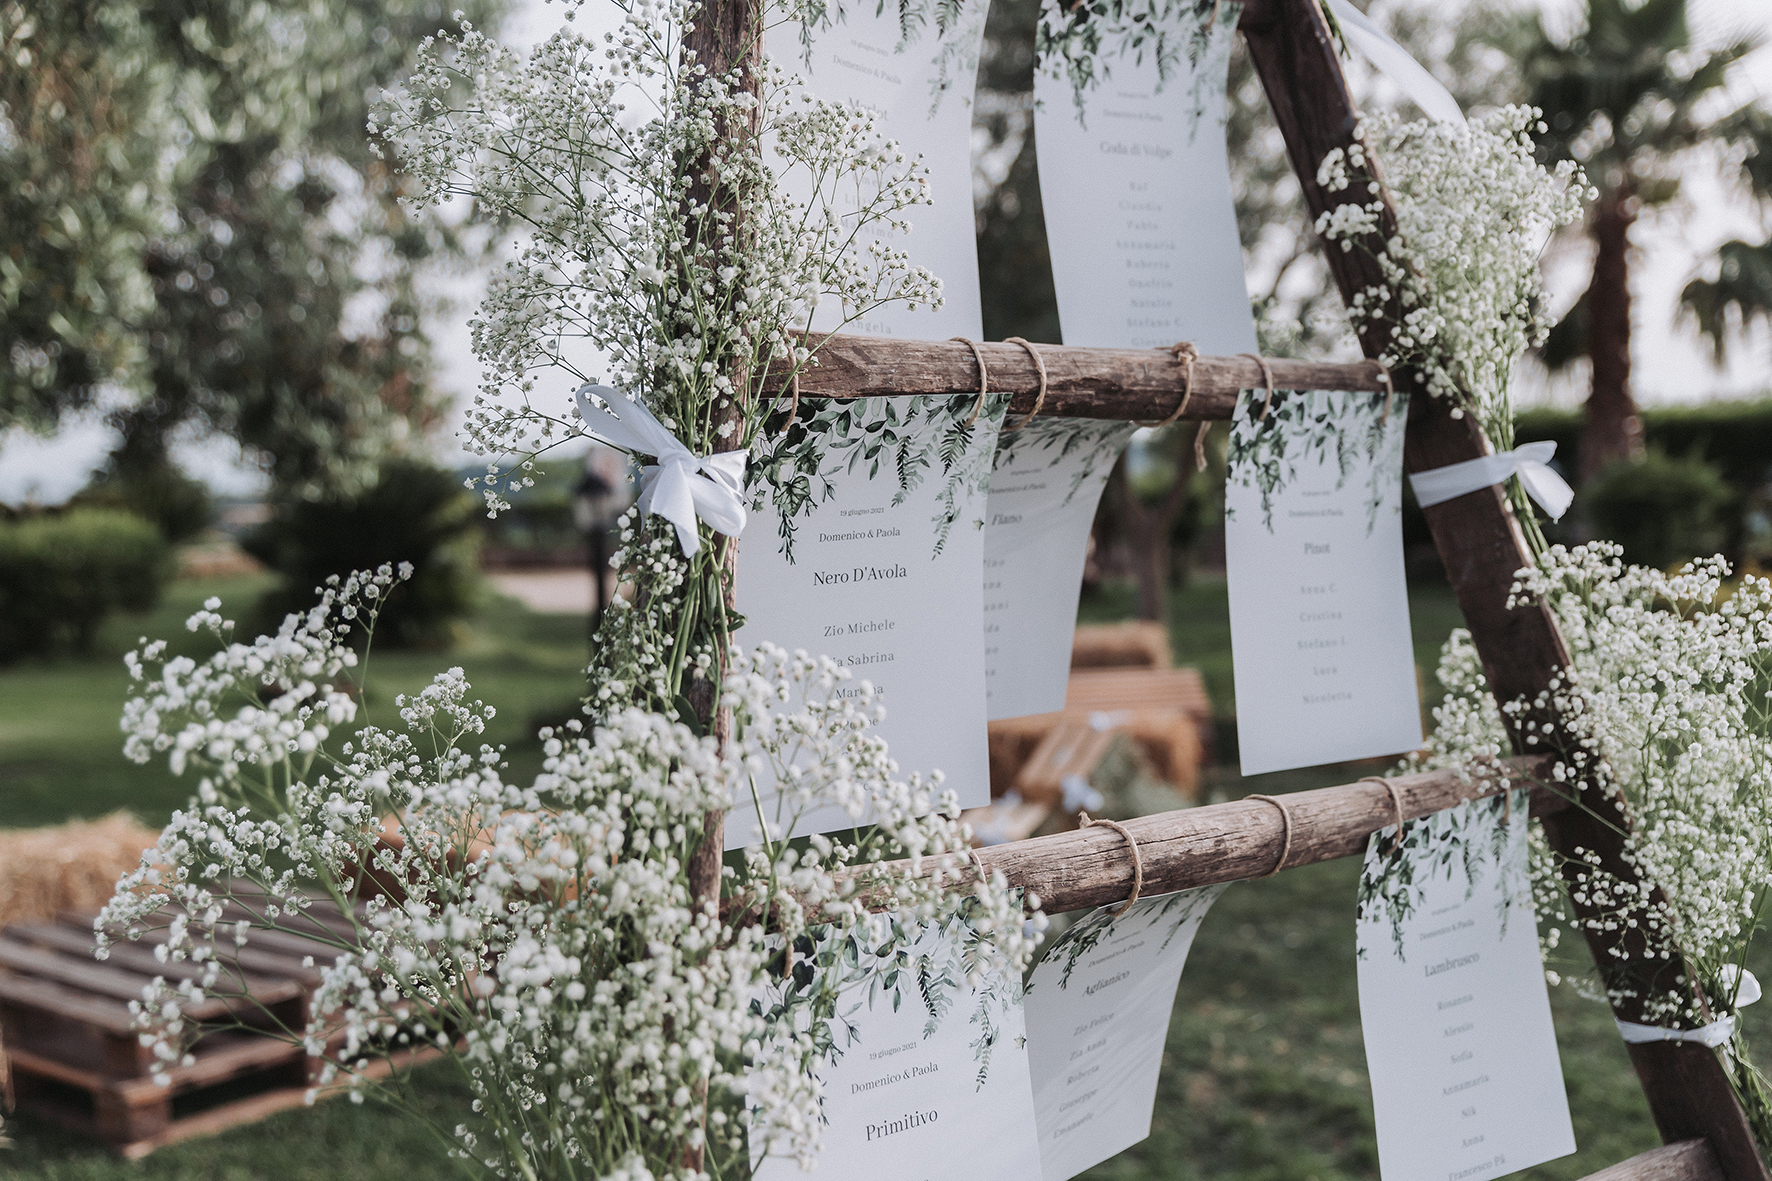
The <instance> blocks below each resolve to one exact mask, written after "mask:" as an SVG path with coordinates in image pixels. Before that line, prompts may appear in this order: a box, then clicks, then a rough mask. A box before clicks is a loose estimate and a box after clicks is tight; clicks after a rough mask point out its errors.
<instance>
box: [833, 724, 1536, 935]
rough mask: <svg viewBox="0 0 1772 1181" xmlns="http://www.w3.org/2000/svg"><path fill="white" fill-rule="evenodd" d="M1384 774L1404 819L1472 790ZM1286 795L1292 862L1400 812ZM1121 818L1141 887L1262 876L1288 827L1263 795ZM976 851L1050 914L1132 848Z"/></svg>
mask: <svg viewBox="0 0 1772 1181" xmlns="http://www.w3.org/2000/svg"><path fill="white" fill-rule="evenodd" d="M1521 766H1522V769H1533V770H1537V769H1541V767H1542V760H1539V759H1533V760H1525V761H1523V763H1522V764H1521ZM1522 781H1523V779H1522ZM1390 782H1391V783H1392V784H1393V785H1394V786H1395V787H1396V789H1397V794H1398V796H1399V797H1400V798H1401V800H1402V804H1403V818H1404V819H1405V820H1412V819H1414V818H1415V817H1417V816H1426V815H1427V814H1428V813H1430V812H1437V811H1439V810H1440V809H1442V808H1449V807H1451V806H1452V805H1454V804H1457V803H1461V802H1463V801H1464V800H1467V799H1471V798H1472V797H1473V792H1472V791H1471V788H1470V787H1469V785H1467V784H1465V783H1464V782H1462V781H1461V780H1460V779H1459V777H1458V776H1457V775H1454V774H1453V773H1451V772H1449V771H1430V772H1424V773H1422V774H1417V775H1400V776H1397V777H1396V778H1394V779H1392V780H1390ZM1284 798H1285V803H1286V810H1287V812H1288V813H1289V815H1290V816H1291V831H1292V839H1291V848H1290V851H1289V852H1288V853H1287V857H1286V865H1287V866H1289V867H1296V866H1300V865H1309V864H1312V863H1314V862H1318V861H1331V860H1333V859H1335V858H1337V857H1355V856H1360V855H1363V854H1364V853H1365V852H1366V839H1367V838H1368V837H1369V836H1371V835H1372V834H1373V833H1374V832H1377V831H1378V830H1379V829H1382V828H1388V827H1389V826H1391V825H1393V824H1395V823H1396V820H1397V812H1396V807H1395V805H1394V804H1393V802H1392V800H1391V795H1390V792H1389V790H1387V789H1386V788H1385V787H1383V786H1381V785H1379V784H1376V783H1350V784H1345V785H1343V786H1341V787H1325V788H1321V789H1319V790H1317V791H1301V792H1294V793H1292V794H1291V795H1288V796H1286V797H1284ZM1566 806H1567V803H1566V801H1564V800H1563V799H1561V798H1560V797H1557V796H1554V795H1552V794H1551V793H1550V792H1548V791H1546V790H1544V789H1542V788H1537V789H1534V790H1533V793H1532V814H1533V815H1534V816H1541V815H1548V814H1550V813H1553V812H1556V811H1558V810H1559V809H1561V808H1564V807H1566ZM1125 825H1126V828H1127V830H1128V831H1129V832H1131V833H1132V836H1133V839H1134V840H1136V841H1137V842H1138V852H1139V856H1140V858H1141V859H1142V860H1143V863H1144V892H1145V893H1146V894H1167V893H1169V892H1171V891H1173V890H1191V889H1194V888H1195V887H1198V886H1211V885H1217V884H1219V883H1221V882H1238V881H1245V880H1248V879H1250V878H1259V877H1263V876H1265V875H1266V874H1267V873H1268V872H1269V871H1270V870H1272V869H1273V868H1274V866H1275V864H1276V863H1277V862H1278V861H1279V858H1280V852H1281V848H1282V845H1283V843H1284V840H1285V835H1286V834H1285V828H1284V821H1283V820H1282V819H1281V816H1280V810H1279V809H1278V808H1277V807H1275V806H1274V805H1273V804H1270V803H1267V802H1265V801H1262V800H1237V801H1235V802H1232V803H1228V804H1212V805H1210V806H1208V807H1204V808H1184V809H1180V810H1178V811H1174V812H1161V813H1158V814H1156V815H1153V816H1140V817H1137V818H1135V819H1132V820H1128V821H1125ZM978 857H979V858H980V859H981V861H982V862H983V865H984V868H985V870H986V871H987V872H996V871H999V870H1000V871H1002V873H1003V875H1004V877H1005V878H1007V879H1008V881H1009V884H1010V885H1012V886H1019V887H1022V888H1023V889H1027V890H1031V891H1032V892H1033V893H1035V894H1038V895H1039V896H1040V901H1041V904H1042V905H1043V906H1044V907H1045V908H1046V910H1047V911H1048V912H1049V913H1054V914H1056V913H1059V912H1061V911H1067V910H1078V909H1081V908H1083V907H1086V906H1103V905H1106V904H1108V903H1111V902H1119V901H1121V900H1122V899H1124V898H1125V897H1126V896H1127V895H1128V894H1129V893H1130V892H1131V889H1132V873H1133V870H1132V853H1131V850H1130V849H1129V848H1128V847H1127V844H1126V840H1125V838H1124V837H1122V836H1121V835H1120V834H1119V833H1118V832H1116V831H1114V830H1113V829H1110V828H1105V827H1097V828H1085V829H1080V830H1078V831H1075V832H1062V833H1055V834H1053V835H1051V836H1044V837H1035V838H1033V839H1032V840H1027V841H1017V842H1015V843H1013V844H1007V845H995V846H992V847H991V848H988V849H984V850H981V851H980V852H979V853H978ZM887 869H888V870H889V871H891V872H894V873H910V872H911V867H910V863H909V862H904V861H900V862H892V863H889V864H888V866H887ZM938 870H945V871H946V872H949V873H952V872H954V871H955V870H959V871H960V872H961V873H962V874H967V875H970V874H973V873H976V872H977V870H976V868H975V867H973V865H972V864H971V861H970V858H968V859H965V860H962V859H959V858H955V857H951V856H950V857H941V858H926V859H925V860H924V863H923V869H922V870H921V871H920V873H921V874H922V875H923V876H927V875H929V874H932V873H934V872H936V871H938ZM851 872H854V873H857V874H859V873H865V872H867V871H866V870H860V871H851Z"/></svg>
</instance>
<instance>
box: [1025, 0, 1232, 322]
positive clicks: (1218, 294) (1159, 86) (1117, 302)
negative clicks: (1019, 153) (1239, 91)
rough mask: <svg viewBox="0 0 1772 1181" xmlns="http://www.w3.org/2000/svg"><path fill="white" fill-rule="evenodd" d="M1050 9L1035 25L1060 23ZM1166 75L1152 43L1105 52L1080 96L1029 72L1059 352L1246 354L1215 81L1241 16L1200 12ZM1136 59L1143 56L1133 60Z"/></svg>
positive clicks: (1054, 7) (1065, 82) (1053, 72)
mask: <svg viewBox="0 0 1772 1181" xmlns="http://www.w3.org/2000/svg"><path fill="white" fill-rule="evenodd" d="M1061 7H1068V5H1066V6H1060V5H1058V4H1056V3H1054V2H1051V0H1049V3H1048V4H1047V8H1046V13H1045V15H1044V17H1043V19H1044V20H1046V21H1049V22H1052V21H1063V20H1066V19H1068V18H1067V17H1066V16H1063V15H1059V9H1060V8H1061ZM1206 7H1210V9H1211V11H1212V13H1213V14H1216V16H1217V18H1218V19H1217V22H1216V24H1213V25H1208V24H1206V21H1207V19H1208V18H1207V15H1206V14H1204V13H1202V14H1201V15H1200V16H1199V17H1198V18H1196V17H1194V16H1193V15H1192V11H1191V9H1190V11H1189V12H1188V13H1187V14H1184V16H1183V18H1182V19H1184V20H1196V19H1197V20H1198V22H1199V23H1198V26H1197V27H1196V28H1195V29H1194V31H1193V32H1192V33H1191V34H1190V35H1189V36H1187V37H1186V40H1185V44H1184V46H1183V47H1182V52H1181V54H1180V55H1179V60H1177V61H1176V62H1175V63H1174V72H1173V73H1172V74H1171V75H1170V77H1169V78H1168V79H1167V80H1164V79H1161V78H1159V76H1158V71H1157V63H1156V61H1155V60H1154V59H1153V58H1152V56H1151V52H1150V46H1149V45H1148V44H1147V45H1146V46H1144V47H1143V48H1142V50H1133V51H1131V52H1128V53H1125V54H1119V53H1118V52H1110V51H1109V50H1107V49H1106V48H1105V47H1104V49H1103V51H1102V53H1101V54H1100V56H1099V57H1098V58H1097V67H1096V68H1097V69H1098V70H1105V72H1106V77H1105V78H1103V79H1101V80H1100V81H1098V82H1097V84H1096V85H1095V86H1093V87H1092V88H1089V89H1086V90H1084V91H1083V93H1082V94H1081V95H1080V96H1079V95H1078V94H1077V93H1076V91H1075V89H1074V88H1073V86H1072V83H1071V80H1070V78H1068V77H1067V76H1065V74H1064V72H1063V70H1062V69H1061V68H1056V67H1055V68H1051V69H1042V70H1039V71H1037V72H1036V73H1035V76H1034V100H1035V105H1034V142H1035V144H1036V145H1037V150H1038V152H1039V160H1040V200H1041V202H1042V204H1043V205H1044V206H1045V209H1046V226H1047V238H1048V242H1049V246H1050V249H1051V253H1052V278H1053V283H1054V285H1055V287H1056V288H1057V292H1058V320H1059V324H1060V325H1061V327H1062V329H1063V332H1064V342H1065V343H1066V344H1072V345H1089V346H1092V347H1099V348H1168V347H1169V346H1170V345H1172V344H1175V343H1176V342H1178V341H1183V340H1191V341H1193V342H1194V344H1195V345H1196V346H1198V348H1199V350H1200V352H1202V353H1205V354H1212V355H1226V354H1234V353H1252V352H1255V351H1256V344H1255V319H1254V316H1253V314H1252V313H1251V312H1250V309H1249V294H1248V288H1247V286H1246V285H1245V283H1244V280H1243V248H1242V245H1241V243H1240V241H1239V239H1238V237H1237V217H1236V209H1235V206H1234V205H1233V204H1232V201H1231V182H1230V167H1229V164H1228V162H1227V159H1226V153H1225V141H1224V125H1225V85H1226V80H1227V75H1228V71H1229V69H1230V54H1231V47H1232V46H1233V45H1234V44H1235V42H1236V35H1237V33H1236V30H1237V17H1238V15H1239V14H1240V13H1241V12H1242V9H1243V6H1242V5H1241V4H1236V3H1227V4H1222V5H1210V6H1206ZM1141 58H1142V60H1141Z"/></svg>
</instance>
